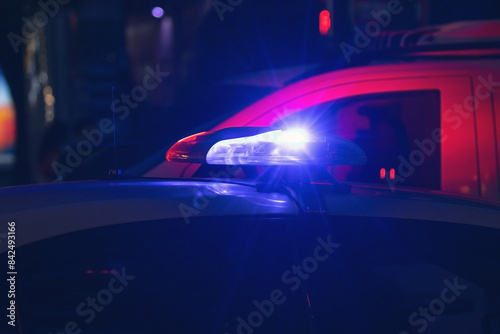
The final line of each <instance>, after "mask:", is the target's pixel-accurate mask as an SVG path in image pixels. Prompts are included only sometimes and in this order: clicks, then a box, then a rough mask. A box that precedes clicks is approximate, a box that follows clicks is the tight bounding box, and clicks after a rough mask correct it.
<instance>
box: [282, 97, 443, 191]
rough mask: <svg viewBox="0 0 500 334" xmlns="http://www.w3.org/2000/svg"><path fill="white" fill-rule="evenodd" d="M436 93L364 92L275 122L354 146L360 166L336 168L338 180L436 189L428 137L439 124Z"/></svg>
mask: <svg viewBox="0 0 500 334" xmlns="http://www.w3.org/2000/svg"><path fill="white" fill-rule="evenodd" d="M439 99H440V95H439V91H437V90H422V91H409V92H391V93H381V94H368V95H361V96H355V97H349V98H344V99H339V100H334V101H329V102H326V103H322V104H319V105H315V106H314V107H312V108H308V109H305V110H302V111H299V112H297V113H294V114H292V115H290V116H288V117H286V118H284V119H282V120H280V121H278V122H277V123H276V125H278V126H282V127H305V128H309V129H313V131H314V132H316V133H324V134H327V135H335V136H339V137H342V138H345V139H348V140H351V141H353V142H355V143H356V144H358V145H359V146H360V147H361V148H362V149H363V150H364V151H365V153H366V154H367V157H368V162H367V164H366V165H365V166H362V167H356V166H352V167H336V168H335V170H334V175H335V176H336V177H337V178H338V179H339V180H340V181H354V182H365V183H375V184H387V183H389V185H401V186H405V187H420V188H430V189H440V186H441V177H440V174H441V164H440V157H441V153H440V152H441V143H440V142H436V141H434V140H432V139H429V134H431V133H433V131H435V130H436V129H439V128H440V126H441V123H440V122H441V116H440V115H441V112H440V100H439Z"/></svg>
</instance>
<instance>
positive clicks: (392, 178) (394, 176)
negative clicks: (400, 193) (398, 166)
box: [389, 168, 396, 180]
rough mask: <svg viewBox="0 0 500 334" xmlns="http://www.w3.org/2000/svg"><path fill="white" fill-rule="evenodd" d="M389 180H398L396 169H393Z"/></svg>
mask: <svg viewBox="0 0 500 334" xmlns="http://www.w3.org/2000/svg"><path fill="white" fill-rule="evenodd" d="M389 178H390V179H391V180H394V179H395V178H396V170H395V169H394V168H393V169H391V172H390V174H389Z"/></svg>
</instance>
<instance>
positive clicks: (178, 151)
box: [165, 132, 211, 162]
mask: <svg viewBox="0 0 500 334" xmlns="http://www.w3.org/2000/svg"><path fill="white" fill-rule="evenodd" d="M210 133H211V132H200V133H197V134H194V135H191V136H189V137H186V138H183V139H181V140H179V141H178V142H177V143H175V144H174V145H173V146H172V147H171V148H170V149H169V150H168V152H167V154H166V155H165V158H166V159H167V160H168V161H171V162H172V161H177V162H179V160H180V161H182V160H186V159H187V158H188V156H189V153H190V152H191V149H192V148H193V146H194V145H196V144H197V143H199V142H200V141H201V140H202V139H203V138H204V137H206V136H207V135H208V134H210Z"/></svg>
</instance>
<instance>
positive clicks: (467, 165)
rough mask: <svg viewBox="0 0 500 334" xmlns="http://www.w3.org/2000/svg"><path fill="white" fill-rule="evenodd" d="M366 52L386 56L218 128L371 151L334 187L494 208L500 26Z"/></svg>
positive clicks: (412, 34)
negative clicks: (283, 129) (304, 132)
mask: <svg viewBox="0 0 500 334" xmlns="http://www.w3.org/2000/svg"><path fill="white" fill-rule="evenodd" d="M372 47H373V49H374V52H375V53H377V52H383V53H382V54H383V55H384V57H380V54H377V55H375V56H374V59H373V60H372V61H371V63H370V64H368V65H364V66H359V67H354V68H350V69H344V70H338V71H333V72H329V73H325V74H321V75H317V76H314V77H311V78H309V79H304V80H301V81H298V82H296V83H293V84H291V85H289V86H287V87H286V88H283V89H281V90H279V91H278V92H276V93H274V94H272V95H270V96H268V97H266V98H264V99H261V100H260V101H258V102H256V103H254V104H252V105H251V106H249V107H248V108H245V109H244V110H242V111H240V112H238V113H237V114H236V115H234V116H232V117H230V118H229V119H227V120H225V121H224V122H221V123H220V124H218V125H217V126H215V127H214V129H220V128H224V127H228V126H269V125H273V124H276V125H283V126H289V127H296V126H304V127H306V128H314V129H315V130H316V131H319V132H326V133H330V134H334V135H338V136H340V137H343V138H346V139H349V140H352V141H354V142H356V143H357V144H358V145H360V146H361V147H362V148H363V149H364V151H365V152H367V155H368V157H369V161H370V162H369V164H368V165H366V166H364V167H363V168H359V167H349V168H338V169H337V170H336V171H334V175H335V176H336V177H337V178H338V179H339V180H348V181H354V182H364V183H372V184H385V185H389V186H391V187H395V186H404V187H420V188H427V189H436V190H443V191H447V192H452V193H458V194H465V195H473V196H480V197H485V198H489V199H496V200H499V199H500V174H499V173H500V169H499V163H500V158H499V153H498V152H499V147H500V137H499V136H498V135H497V134H498V133H500V114H499V112H498V111H499V110H500V95H499V88H500V21H478V22H457V23H453V24H449V25H444V26H435V27H428V28H424V29H422V30H417V31H406V32H393V33H389V34H384V35H383V36H380V37H379V38H378V39H377V40H376V41H374V42H373V46H372ZM162 153H164V152H159V153H158V154H157V156H156V157H157V159H159V157H161V156H162ZM196 168H197V166H189V167H188V168H186V166H182V167H181V166H176V165H171V163H170V162H167V161H164V162H162V163H161V164H160V165H158V166H156V167H155V168H154V169H152V170H150V171H148V172H147V173H144V174H143V175H146V176H154V177H168V176H170V177H178V176H190V175H191V174H192V173H193V172H194V171H195V170H196ZM131 173H132V174H141V172H140V171H137V170H134V169H132V172H131Z"/></svg>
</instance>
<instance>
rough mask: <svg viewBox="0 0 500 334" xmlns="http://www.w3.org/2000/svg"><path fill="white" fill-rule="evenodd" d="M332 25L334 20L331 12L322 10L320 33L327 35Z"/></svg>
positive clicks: (320, 14)
mask: <svg viewBox="0 0 500 334" xmlns="http://www.w3.org/2000/svg"><path fill="white" fill-rule="evenodd" d="M331 26H332V20H331V18H330V12H329V11H327V10H326V9H325V10H322V11H321V13H319V33H320V34H321V35H326V34H327V33H328V31H329V30H330V28H331Z"/></svg>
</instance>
